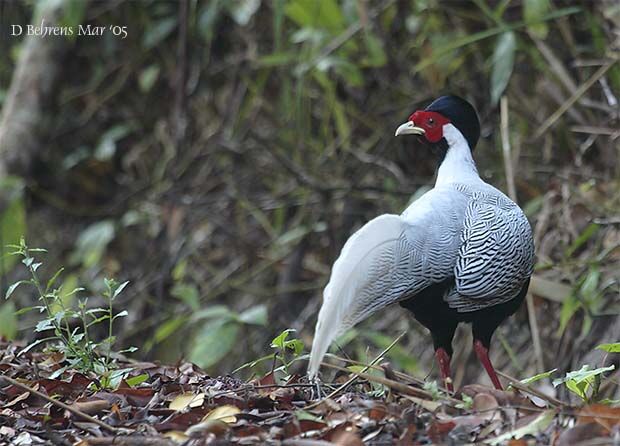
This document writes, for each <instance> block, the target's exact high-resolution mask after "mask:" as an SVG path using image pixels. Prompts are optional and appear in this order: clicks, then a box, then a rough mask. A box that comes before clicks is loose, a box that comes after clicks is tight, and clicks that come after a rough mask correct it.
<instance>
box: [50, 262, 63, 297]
mask: <svg viewBox="0 0 620 446" xmlns="http://www.w3.org/2000/svg"><path fill="white" fill-rule="evenodd" d="M64 270H65V269H64V268H60V269H59V270H58V271H56V273H55V274H54V275H53V276H52V277H51V278H50V280H48V281H47V285H46V286H45V291H46V292H47V291H49V290H50V288H52V287H53V286H54V284H55V283H56V280H58V278H59V277H60V275H61V274H62V272H63V271H64Z"/></svg>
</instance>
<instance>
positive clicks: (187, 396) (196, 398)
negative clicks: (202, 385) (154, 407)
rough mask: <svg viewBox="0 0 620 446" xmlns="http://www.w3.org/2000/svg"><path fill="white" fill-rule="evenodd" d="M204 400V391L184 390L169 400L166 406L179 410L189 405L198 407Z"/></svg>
mask: <svg viewBox="0 0 620 446" xmlns="http://www.w3.org/2000/svg"><path fill="white" fill-rule="evenodd" d="M204 402H205V394H204V393H191V392H186V393H181V394H179V395H177V396H176V397H175V398H174V399H173V400H172V401H170V404H168V408H169V409H172V410H177V411H180V410H185V409H187V408H190V407H200V406H202V404H203V403H204Z"/></svg>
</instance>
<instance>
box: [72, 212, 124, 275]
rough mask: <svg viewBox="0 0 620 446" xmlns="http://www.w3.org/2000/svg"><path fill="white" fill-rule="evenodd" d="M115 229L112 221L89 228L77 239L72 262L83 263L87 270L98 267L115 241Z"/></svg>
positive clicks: (105, 221) (101, 222) (104, 221)
mask: <svg viewBox="0 0 620 446" xmlns="http://www.w3.org/2000/svg"><path fill="white" fill-rule="evenodd" d="M114 235H115V229H114V222H113V221H112V220H103V221H100V222H98V223H94V224H92V225H90V226H89V227H87V228H86V229H85V230H84V231H82V233H81V234H80V236H79V237H78V239H77V242H76V246H75V250H74V251H73V253H72V254H71V257H70V261H71V263H73V264H79V263H81V264H82V265H83V266H84V267H85V268H90V267H91V266H94V265H97V264H98V263H99V262H100V261H101V258H102V257H103V254H104V253H105V250H106V248H107V246H108V244H109V243H110V242H111V241H112V240H113V239H114Z"/></svg>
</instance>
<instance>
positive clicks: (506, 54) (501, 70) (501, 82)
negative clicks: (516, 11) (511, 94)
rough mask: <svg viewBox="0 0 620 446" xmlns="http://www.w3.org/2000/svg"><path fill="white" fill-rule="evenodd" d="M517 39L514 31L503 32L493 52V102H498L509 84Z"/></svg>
mask: <svg viewBox="0 0 620 446" xmlns="http://www.w3.org/2000/svg"><path fill="white" fill-rule="evenodd" d="M516 48H517V40H516V38H515V33H514V32H512V31H508V32H505V33H503V34H501V35H500V36H499V37H498V39H497V43H496V44H495V51H494V52H493V59H492V61H493V66H492V71H491V103H492V104H497V102H498V101H499V98H500V97H501V95H502V93H504V90H505V89H506V86H507V85H508V81H509V80H510V76H511V75H512V69H513V67H514V61H515V50H516Z"/></svg>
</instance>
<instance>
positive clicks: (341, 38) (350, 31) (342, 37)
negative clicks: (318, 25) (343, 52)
mask: <svg viewBox="0 0 620 446" xmlns="http://www.w3.org/2000/svg"><path fill="white" fill-rule="evenodd" d="M394 2H395V0H387V1H386V2H385V3H384V4H383V5H381V6H379V7H377V8H375V9H373V10H372V11H370V12H369V13H368V16H367V17H366V20H361V19H360V20H358V21H357V22H355V23H353V24H351V25H350V26H349V27H348V28H347V29H345V30H344V32H342V33H341V34H339V35H338V36H336V37H334V39H333V40H332V41H331V42H329V43H328V44H327V45H326V46H325V47H324V48H323V50H322V51H321V52H320V53H319V54H318V55H317V56H316V57H315V58H314V59H312V60H311V61H310V62H309V63H307V64H306V65H305V66H304V67H303V68H304V70H303V71H308V70H310V69H312V68H314V67H315V66H316V64H318V63H319V62H320V61H321V60H323V59H325V58H326V57H327V56H329V55H330V54H331V53H333V52H334V51H336V50H337V49H338V48H340V47H341V46H342V45H344V44H345V43H347V42H348V41H349V39H351V38H352V37H353V36H354V35H355V34H357V33H358V32H359V31H361V30H362V29H364V26H365V25H366V22H367V21H368V20H372V19H374V18H375V17H376V16H378V15H379V14H380V13H381V12H383V11H385V10H386V9H387V8H389V7H390V6H391V5H392V4H393V3H394Z"/></svg>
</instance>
